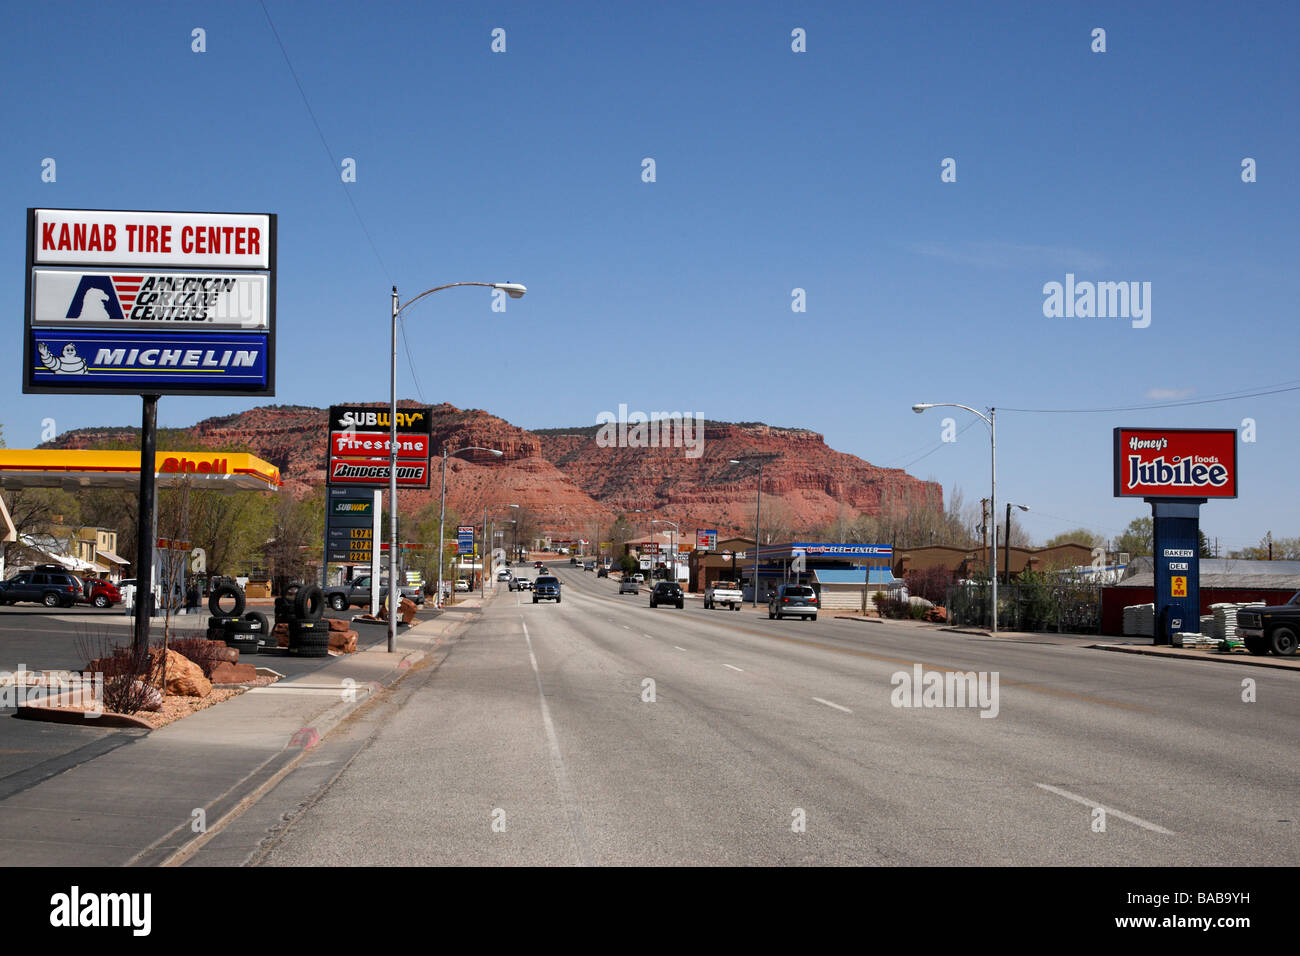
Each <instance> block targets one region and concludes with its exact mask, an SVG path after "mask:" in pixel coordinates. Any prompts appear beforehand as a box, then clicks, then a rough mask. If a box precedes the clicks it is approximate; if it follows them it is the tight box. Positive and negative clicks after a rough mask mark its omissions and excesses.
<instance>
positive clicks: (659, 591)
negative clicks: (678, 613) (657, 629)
mask: <svg viewBox="0 0 1300 956" xmlns="http://www.w3.org/2000/svg"><path fill="white" fill-rule="evenodd" d="M684 603H685V595H684V594H682V586H681V585H680V584H677V583H675V582H673V581H660V582H659V583H658V584H656V585H655V589H654V590H653V591H651V592H650V606H651V607H658V606H659V605H660V604H672V605H675V606H676V607H677V608H678V609H679V610H680V609H681V608H682V606H683V604H684Z"/></svg>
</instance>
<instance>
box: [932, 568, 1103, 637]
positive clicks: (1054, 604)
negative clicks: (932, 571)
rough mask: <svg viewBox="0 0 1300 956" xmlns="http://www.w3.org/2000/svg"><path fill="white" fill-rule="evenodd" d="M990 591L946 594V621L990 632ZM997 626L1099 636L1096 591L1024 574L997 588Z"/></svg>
mask: <svg viewBox="0 0 1300 956" xmlns="http://www.w3.org/2000/svg"><path fill="white" fill-rule="evenodd" d="M992 590H993V589H992V587H991V585H990V583H989V582H988V581H978V582H969V583H966V584H954V585H952V586H951V587H950V588H949V589H948V620H949V622H950V623H951V624H954V625H958V626H966V627H972V626H973V627H991V626H992V625H993V621H992V619H991V617H990V615H989V605H990V601H991V598H992ZM998 626H999V627H1000V628H1002V629H1004V630H1008V631H1053V632H1056V633H1062V634H1100V633H1101V585H1099V584H1095V583H1092V582H1087V581H1074V580H1062V579H1060V578H1057V577H1056V576H1050V577H1049V576H1047V575H1034V574H1030V573H1026V574H1024V575H1022V576H1021V577H1020V578H1018V579H1017V580H1015V581H1013V582H1012V583H1011V584H999V585H998Z"/></svg>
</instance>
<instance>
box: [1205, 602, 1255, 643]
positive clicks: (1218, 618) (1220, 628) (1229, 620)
mask: <svg viewBox="0 0 1300 956" xmlns="http://www.w3.org/2000/svg"><path fill="white" fill-rule="evenodd" d="M1249 606H1250V605H1249V604H1211V605H1210V610H1211V611H1213V612H1214V629H1213V630H1212V631H1211V632H1210V636H1211V637H1213V638H1214V639H1215V641H1232V640H1236V637H1237V608H1241V607H1249Z"/></svg>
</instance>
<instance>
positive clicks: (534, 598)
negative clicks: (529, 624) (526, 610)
mask: <svg viewBox="0 0 1300 956" xmlns="http://www.w3.org/2000/svg"><path fill="white" fill-rule="evenodd" d="M533 603H534V604H536V603H537V595H536V594H534V595H533Z"/></svg>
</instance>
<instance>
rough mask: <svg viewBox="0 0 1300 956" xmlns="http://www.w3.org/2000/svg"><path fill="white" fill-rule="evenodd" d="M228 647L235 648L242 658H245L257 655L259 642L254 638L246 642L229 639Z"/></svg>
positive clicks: (227, 641)
mask: <svg viewBox="0 0 1300 956" xmlns="http://www.w3.org/2000/svg"><path fill="white" fill-rule="evenodd" d="M226 646H227V647H233V648H234V649H235V650H237V651H239V656H240V657H245V656H247V655H249V654H256V653H257V647H258V640H257V638H256V637H254V638H253V639H252V640H251V641H244V640H239V641H234V640H230V639H227V640H226Z"/></svg>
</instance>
